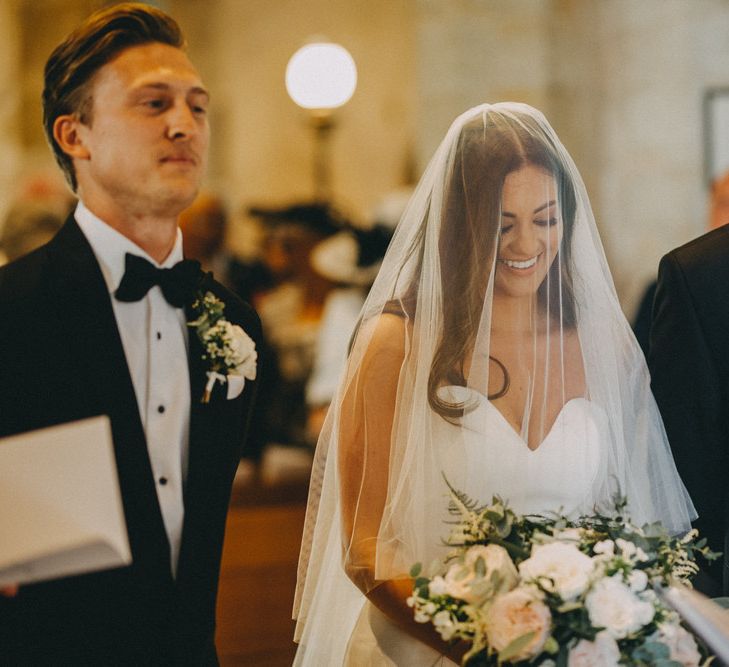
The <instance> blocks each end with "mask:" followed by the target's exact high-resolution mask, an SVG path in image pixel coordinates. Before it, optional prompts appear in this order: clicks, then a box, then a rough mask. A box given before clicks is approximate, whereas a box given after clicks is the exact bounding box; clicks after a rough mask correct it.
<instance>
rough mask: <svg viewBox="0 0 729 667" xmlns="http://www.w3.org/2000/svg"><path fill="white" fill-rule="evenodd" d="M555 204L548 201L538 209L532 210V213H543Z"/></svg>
mask: <svg viewBox="0 0 729 667" xmlns="http://www.w3.org/2000/svg"><path fill="white" fill-rule="evenodd" d="M556 203H557V202H556V201H555V200H554V199H552V200H550V201H548V202H547V203H546V204H542V205H541V206H540V207H538V208H535V209H534V213H539V211H543V210H544V209H545V208H549V207H550V206H554V205H555V204H556Z"/></svg>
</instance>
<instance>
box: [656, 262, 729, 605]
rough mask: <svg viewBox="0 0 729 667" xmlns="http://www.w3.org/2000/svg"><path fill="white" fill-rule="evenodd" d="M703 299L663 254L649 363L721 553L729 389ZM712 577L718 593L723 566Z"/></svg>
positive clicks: (690, 485)
mask: <svg viewBox="0 0 729 667" xmlns="http://www.w3.org/2000/svg"><path fill="white" fill-rule="evenodd" d="M701 299H709V302H711V300H712V295H710V294H703V293H697V290H696V289H693V290H692V288H691V285H690V284H689V282H688V280H687V277H686V273H685V267H684V266H683V265H682V264H681V262H680V261H679V259H678V258H677V257H676V256H675V255H673V254H669V255H667V256H666V257H664V258H663V259H662V260H661V264H660V267H659V271H658V285H657V290H656V297H655V302H654V308H653V322H652V325H651V333H650V352H649V356H648V364H649V367H650V371H651V381H652V388H653V392H654V394H655V397H656V401H657V402H658V406H659V408H660V411H661V415H662V417H663V421H664V423H665V426H666V432H667V434H668V440H669V442H670V444H671V449H672V451H673V455H674V458H675V460H676V466H677V467H678V471H679V473H680V475H681V477H682V479H683V481H684V483H685V484H686V487H687V489H688V491H689V494H690V495H691V498H692V500H693V501H694V504H695V506H696V510H697V512H698V514H699V519H698V520H697V521H696V522H695V526H696V527H697V528H698V529H699V531H700V532H701V534H702V535H704V536H705V537H707V539H708V540H709V543H710V545H711V547H712V548H713V549H714V550H715V551H724V508H725V506H726V505H725V496H726V487H727V480H726V470H727V455H726V435H727V429H726V416H725V414H724V410H723V409H722V407H723V405H724V399H723V390H724V388H723V387H722V382H721V373H720V370H719V366H718V364H717V360H716V358H715V355H714V353H713V352H712V349H711V346H710V344H709V342H708V341H707V335H706V334H707V332H706V329H705V326H706V323H705V322H704V321H702V317H701V314H700V313H701V312H702V311H701V309H700V307H699V306H700V304H701V303H702V302H701V301H699V300H701ZM697 302H698V303H697ZM709 574H710V577H711V579H712V580H713V581H712V582H707V585H706V586H704V588H705V589H706V592H710V593H712V594H717V593H718V592H719V590H720V589H719V588H718V586H719V585H720V584H721V581H722V567H721V561H717V562H716V563H715V564H714V565H713V566H711V567H710V568H709ZM713 586H716V587H717V588H713ZM725 594H726V593H725Z"/></svg>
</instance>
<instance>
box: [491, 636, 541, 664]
mask: <svg viewBox="0 0 729 667" xmlns="http://www.w3.org/2000/svg"><path fill="white" fill-rule="evenodd" d="M536 634H537V633H536V632H527V633H526V634H525V635H522V636H521V637H517V638H516V639H515V640H514V641H512V642H510V643H509V645H508V646H507V647H506V648H504V649H503V650H502V651H499V662H506V661H507V660H511V659H512V658H513V657H514V656H515V655H518V654H519V653H521V651H523V650H524V649H525V648H526V647H527V646H529V642H530V641H531V640H532V639H534V635H536Z"/></svg>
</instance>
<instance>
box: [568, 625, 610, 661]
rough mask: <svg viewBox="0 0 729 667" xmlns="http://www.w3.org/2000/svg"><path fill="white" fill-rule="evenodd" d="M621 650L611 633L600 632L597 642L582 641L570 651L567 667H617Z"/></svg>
mask: <svg viewBox="0 0 729 667" xmlns="http://www.w3.org/2000/svg"><path fill="white" fill-rule="evenodd" d="M619 660H620V649H619V648H618V644H617V642H616V641H615V640H614V639H613V638H612V637H611V636H610V634H609V633H607V632H605V631H603V632H599V633H598V634H597V636H596V637H595V641H594V642H591V641H588V640H587V639H581V640H580V641H579V642H577V645H576V646H574V647H573V648H572V649H570V654H569V658H567V667H617V666H618V664H619V663H618V661H619Z"/></svg>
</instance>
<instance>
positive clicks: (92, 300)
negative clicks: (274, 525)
mask: <svg viewBox="0 0 729 667" xmlns="http://www.w3.org/2000/svg"><path fill="white" fill-rule="evenodd" d="M183 45H184V41H183V37H182V35H181V33H180V29H179V27H178V26H177V24H176V23H175V22H174V21H173V19H171V18H170V17H169V16H167V15H166V14H164V13H163V12H161V11H159V10H157V9H154V8H152V7H150V6H147V5H142V4H134V3H127V4H123V5H116V6H113V7H111V8H108V9H105V10H101V11H100V12H98V13H96V14H94V15H92V16H91V17H90V18H89V19H88V20H87V21H86V22H85V23H83V24H82V25H81V26H80V27H79V28H78V29H76V30H75V31H74V32H73V33H72V34H71V35H70V36H69V37H68V38H67V39H66V40H65V41H64V42H63V43H62V44H61V45H60V46H59V47H58V48H57V49H56V50H55V51H54V52H53V54H52V55H51V56H50V58H49V60H48V63H47V64H46V70H45V89H44V91H43V103H44V124H45V130H46V133H47V136H48V140H49V142H50V144H51V146H52V148H53V151H54V153H55V157H56V160H57V161H58V163H59V165H60V166H61V168H62V169H63V171H64V173H65V175H66V177H67V179H68V181H69V183H70V184H71V187H72V188H73V189H74V191H75V192H76V193H77V195H78V197H79V200H80V201H79V204H78V207H77V209H76V211H75V213H74V214H73V215H72V216H71V217H70V218H69V219H68V221H67V222H66V224H65V226H64V227H63V228H62V229H61V231H60V232H59V233H58V235H57V236H56V237H55V238H54V239H53V240H52V241H50V242H49V243H48V244H47V245H46V246H44V247H42V248H40V249H39V250H37V251H36V252H34V253H32V254H30V255H28V256H26V257H24V258H22V259H20V260H18V261H16V262H15V263H12V264H10V265H7V266H6V267H3V269H1V270H0V373H2V382H0V436H5V435H11V434H14V433H19V432H23V431H28V430H31V429H36V428H40V427H45V426H50V425H52V424H58V423H63V422H68V421H72V420H76V419H82V418H85V417H90V416H94V415H100V414H105V415H109V417H110V419H111V424H112V432H113V439H114V448H115V453H116V462H117V467H118V472H119V483H120V486H121V492H122V498H123V505H124V512H125V516H126V523H127V529H128V534H129V541H130V545H131V549H132V556H133V563H132V564H131V566H129V567H124V568H119V569H115V570H110V571H105V572H101V573H96V574H88V575H83V576H77V577H73V578H67V579H62V580H58V581H53V582H48V583H43V584H38V585H28V586H21V587H20V590H19V592H18V593H17V594H16V595H15V596H14V597H7V596H5V597H0V663H2V664H8V665H44V664H54V665H56V664H58V665H215V664H217V658H216V652H215V646H214V633H215V602H216V592H217V583H218V573H219V568H220V558H221V550H222V543H223V533H224V528H225V517H226V511H227V507H228V501H229V497H230V490H231V484H232V480H233V477H234V474H235V471H236V466H237V462H238V460H239V453H240V449H241V446H242V444H243V440H244V438H245V435H246V429H247V424H248V421H249V418H250V415H251V409H252V403H253V396H254V393H255V386H256V383H255V382H253V381H251V380H250V379H249V380H247V381H246V382H245V383H244V384H243V387H242V390H241V386H240V385H241V384H242V383H241V382H240V381H238V382H233V381H232V380H234V379H235V378H232V377H231V378H230V379H231V381H230V382H226V383H225V384H223V383H222V382H220V381H218V382H216V383H215V384H214V385H213V387H212V394H211V396H210V399H209V402H207V403H203V402H202V401H201V399H202V397H203V393H204V392H205V389H206V384H208V383H207V376H206V372H207V370H208V368H209V367H208V366H207V362H206V361H205V360H204V359H203V349H202V346H201V344H200V343H199V342H198V340H197V338H196V335H195V330H194V329H191V328H188V327H187V324H186V323H187V321H190V320H191V319H194V315H193V312H192V310H191V305H192V302H193V300H194V297H195V294H196V293H198V292H202V293H206V292H211V293H212V294H214V295H215V297H216V298H217V299H219V300H220V301H222V302H223V303H224V305H225V310H224V317H225V318H226V319H227V320H229V321H230V322H231V323H232V324H236V325H239V326H240V327H241V328H242V329H243V330H244V331H245V332H246V333H247V334H248V335H249V336H251V337H252V338H253V340H254V341H255V343H256V344H257V345H258V347H260V345H259V343H260V327H259V321H258V318H257V316H256V314H255V313H254V312H253V311H252V310H251V309H250V308H249V307H248V306H247V305H246V304H244V303H243V302H241V301H240V300H238V299H237V298H236V297H235V296H233V294H231V293H230V292H228V291H227V290H226V289H225V288H223V287H222V286H221V285H220V284H218V283H217V282H215V281H214V280H213V279H212V277H211V276H210V275H203V274H202V273H201V272H200V270H199V266H197V265H196V263H194V262H185V263H179V262H180V261H181V260H182V237H181V233H180V232H179V230H178V226H177V218H178V215H179V214H180V212H181V211H182V210H183V209H185V208H186V207H187V206H188V205H189V204H190V203H191V202H192V201H193V199H194V197H195V194H196V192H197V190H198V186H199V184H200V180H201V177H202V174H203V171H204V167H205V163H206V157H207V149H208V134H209V128H208V117H207V109H208V93H207V91H206V89H205V87H204V85H203V84H202V82H201V80H200V77H199V75H198V73H197V71H196V70H195V68H194V67H193V66H192V64H191V63H190V61H189V60H188V58H187V56H186V54H185V52H184V50H183ZM160 269H168V270H167V271H162V270H160ZM254 370H255V367H254V366H253V365H252V359H251V358H249V364H248V377H249V378H250V377H251V376H253V375H254V372H252V371H254ZM239 379H241V378H239ZM59 502H60V501H59ZM1 541H2V538H1V537H0V545H1ZM0 548H2V546H0ZM7 592H8V591H6V593H7Z"/></svg>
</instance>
